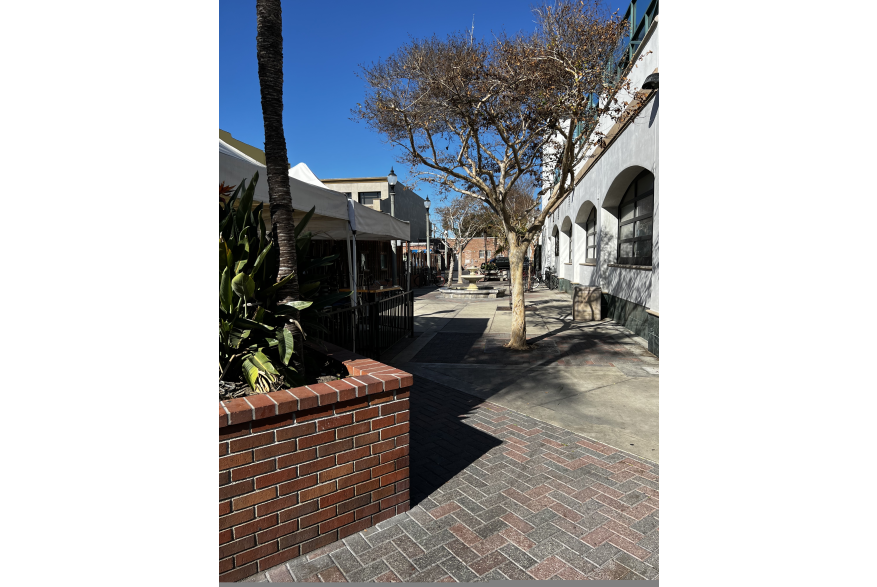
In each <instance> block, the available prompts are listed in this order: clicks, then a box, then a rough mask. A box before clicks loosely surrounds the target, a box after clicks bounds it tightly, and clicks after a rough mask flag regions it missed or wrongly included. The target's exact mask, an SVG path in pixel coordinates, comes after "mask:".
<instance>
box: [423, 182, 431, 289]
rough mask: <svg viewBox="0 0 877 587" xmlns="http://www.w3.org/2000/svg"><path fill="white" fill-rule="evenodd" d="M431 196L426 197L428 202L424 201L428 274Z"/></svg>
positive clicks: (427, 267) (427, 270)
mask: <svg viewBox="0 0 877 587" xmlns="http://www.w3.org/2000/svg"><path fill="white" fill-rule="evenodd" d="M430 203H431V202H430V201H429V196H426V200H424V201H423V205H424V206H425V207H426V272H427V274H428V273H429V205H430Z"/></svg>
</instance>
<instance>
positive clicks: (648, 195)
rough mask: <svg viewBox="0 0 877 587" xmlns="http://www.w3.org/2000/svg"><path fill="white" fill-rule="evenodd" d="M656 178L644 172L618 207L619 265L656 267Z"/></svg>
mask: <svg viewBox="0 0 877 587" xmlns="http://www.w3.org/2000/svg"><path fill="white" fill-rule="evenodd" d="M654 209H655V176H654V175H652V173H651V172H650V171H643V172H641V173H640V174H639V175H637V176H636V178H634V180H633V181H632V182H630V185H629V186H628V188H627V190H625V192H624V196H623V197H622V198H621V202H620V203H619V205H618V251H617V258H618V263H619V264H621V265H651V264H652V228H653V226H652V216H653V214H654Z"/></svg>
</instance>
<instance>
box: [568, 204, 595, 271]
mask: <svg viewBox="0 0 877 587" xmlns="http://www.w3.org/2000/svg"><path fill="white" fill-rule="evenodd" d="M573 232H574V240H575V241H576V252H575V258H576V259H584V262H585V263H596V262H597V208H596V206H594V203H593V202H585V203H584V204H582V205H581V207H580V208H579V211H578V213H577V214H576V223H575V227H574V231H573Z"/></svg>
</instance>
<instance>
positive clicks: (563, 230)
mask: <svg viewBox="0 0 877 587" xmlns="http://www.w3.org/2000/svg"><path fill="white" fill-rule="evenodd" d="M560 234H561V235H563V236H561V237H560V241H561V242H560V257H561V259H563V261H562V262H563V263H572V259H573V242H572V221H571V220H570V219H569V216H567V217H566V218H564V219H563V223H562V224H561V225H560Z"/></svg>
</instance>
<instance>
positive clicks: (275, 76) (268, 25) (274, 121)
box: [256, 0, 304, 376]
mask: <svg viewBox="0 0 877 587" xmlns="http://www.w3.org/2000/svg"><path fill="white" fill-rule="evenodd" d="M256 56H257V59H258V62H259V88H260V90H261V93H262V119H263V121H264V123H265V166H266V167H267V168H268V205H269V210H270V212H271V224H272V229H271V233H272V236H273V238H274V244H275V246H276V247H277V250H278V252H279V253H280V271H279V272H278V274H277V280H278V281H279V280H281V279H283V278H284V277H286V276H287V275H289V274H290V273H295V272H296V269H297V265H298V263H297V259H296V251H295V220H294V219H293V215H292V214H293V212H294V210H293V208H292V194H291V193H290V191H289V159H288V156H287V154H286V137H285V136H284V134H283V19H282V16H281V9H280V0H256ZM278 299H279V300H280V301H281V302H291V301H297V300H298V299H299V289H298V277H293V278H292V279H290V280H289V281H288V282H286V284H285V285H284V286H283V287H282V288H281V289H280V291H279V292H278ZM295 318H296V319H297V318H298V315H297V314H296V316H295ZM286 327H287V328H288V329H289V330H290V331H291V332H292V335H293V338H294V340H295V351H296V353H295V354H294V355H293V358H292V361H293V367H294V368H295V369H296V371H298V372H299V374H300V375H302V376H304V365H303V362H302V356H303V351H304V348H303V336H302V333H301V331H300V330H299V328H298V326H297V325H296V324H295V323H288V324H287V325H286Z"/></svg>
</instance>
